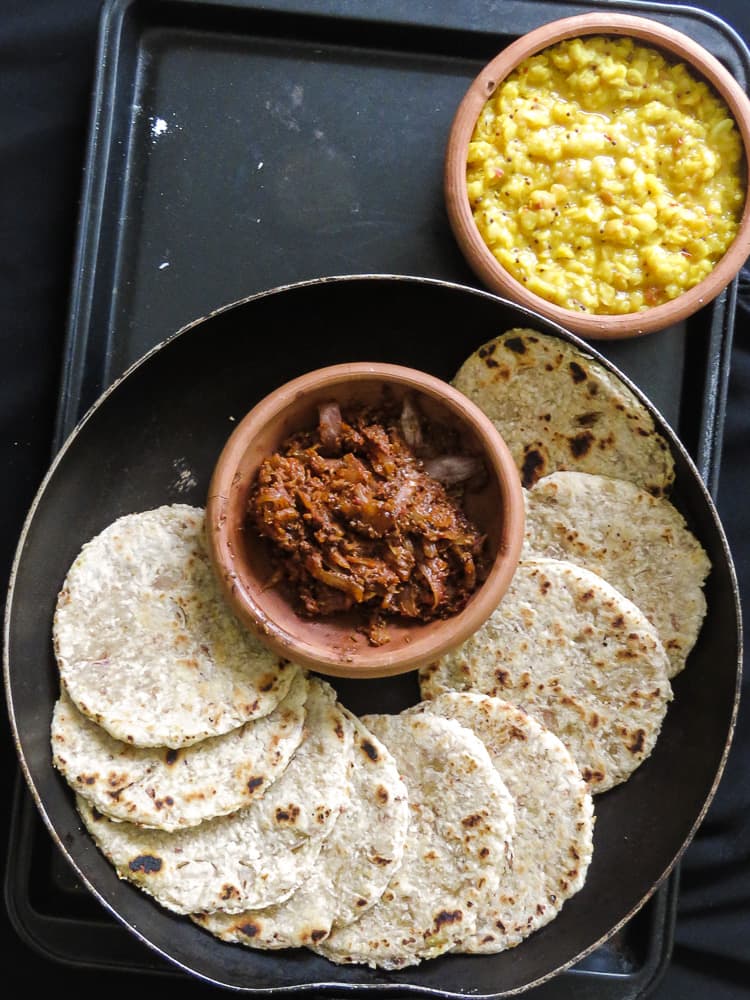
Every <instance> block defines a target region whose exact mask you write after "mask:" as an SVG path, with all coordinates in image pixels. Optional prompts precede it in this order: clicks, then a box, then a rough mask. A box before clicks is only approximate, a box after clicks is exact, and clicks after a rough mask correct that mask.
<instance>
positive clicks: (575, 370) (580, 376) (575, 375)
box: [568, 361, 588, 382]
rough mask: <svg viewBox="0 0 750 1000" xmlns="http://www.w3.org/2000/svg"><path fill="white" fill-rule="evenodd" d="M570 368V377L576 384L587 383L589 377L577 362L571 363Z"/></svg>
mask: <svg viewBox="0 0 750 1000" xmlns="http://www.w3.org/2000/svg"><path fill="white" fill-rule="evenodd" d="M568 367H569V369H570V377H571V378H572V379H573V381H574V382H585V381H586V378H587V377H588V376H587V375H586V372H585V371H584V370H583V368H581V366H580V365H579V364H578V362H577V361H571V362H570V364H569V365H568Z"/></svg>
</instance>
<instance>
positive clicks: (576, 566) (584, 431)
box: [51, 330, 710, 969]
mask: <svg viewBox="0 0 750 1000" xmlns="http://www.w3.org/2000/svg"><path fill="white" fill-rule="evenodd" d="M454 382H455V385H456V386H457V387H458V388H460V389H461V390H463V391H464V392H465V393H466V394H467V395H468V396H470V397H471V398H472V399H473V400H474V401H475V402H476V403H477V404H478V405H479V406H480V408H482V409H483V410H484V411H485V412H486V413H487V414H488V415H489V416H490V418H491V419H492V420H493V422H494V423H495V425H496V426H497V427H498V429H499V430H500V432H501V433H502V435H503V436H504V438H505V440H506V442H507V443H508V445H509V447H510V449H511V452H512V453H513V455H514V457H515V459H516V462H517V465H518V470H519V476H520V477H521V480H522V483H523V486H524V493H525V499H526V537H525V542H524V547H523V551H522V556H521V560H520V562H519V565H518V568H517V570H516V573H515V575H514V578H513V580H512V582H511V585H510V587H509V589H508V591H507V593H506V595H505V597H504V598H503V600H502V602H501V603H500V605H499V606H498V607H497V609H496V610H495V611H494V613H493V614H492V615H491V616H490V618H489V619H488V620H487V622H486V623H485V624H484V625H483V626H482V627H481V628H480V629H479V630H478V631H477V632H476V633H475V634H474V635H473V636H471V637H470V638H469V639H468V640H466V641H465V642H464V643H463V644H462V645H461V646H459V647H458V648H457V649H454V650H453V651H451V652H449V653H447V654H446V655H444V656H443V657H442V658H441V659H439V660H438V661H436V662H434V663H430V664H427V665H425V666H424V667H423V668H421V670H420V672H419V682H420V688H421V700H420V702H419V703H418V704H416V705H411V706H408V707H404V709H403V710H402V711H401V712H400V713H398V714H392V715H383V714H371V715H366V716H364V717H362V718H358V717H356V716H355V715H353V714H352V713H351V712H350V711H349V710H348V709H347V708H346V707H344V705H342V704H341V703H340V702H339V700H338V697H337V693H336V691H335V689H334V688H333V687H332V686H331V684H330V683H329V682H328V681H327V680H323V679H321V678H319V677H317V676H315V675H314V674H311V673H309V672H307V671H305V670H303V669H301V668H299V667H297V666H296V665H294V664H291V663H288V662H286V661H283V660H280V659H279V658H278V657H276V656H275V655H274V654H273V653H272V652H271V651H269V650H268V649H266V647H265V646H263V645H262V643H260V642H259V641H258V640H257V639H256V638H254V637H253V636H252V635H251V634H250V633H248V632H247V631H246V630H245V629H244V628H243V627H242V626H241V625H239V623H238V622H237V621H236V619H235V618H234V617H233V616H232V614H231V612H230V611H229V610H228V608H227V607H226V606H225V604H224V602H223V599H222V597H221V595H220V591H219V589H218V586H217V583H216V580H215V577H214V574H213V571H212V569H211V566H210V563H209V558H208V554H207V550H206V544H205V535H204V532H205V525H204V512H203V510H202V509H200V508H195V507H190V506H187V505H180V504H176V505H171V506H164V507H159V508H157V509H155V510H149V511H144V512H140V513H135V514H128V515H125V516H123V517H121V518H119V519H118V520H117V521H115V522H114V523H113V524H112V525H110V526H109V527H107V528H105V529H104V530H103V531H102V532H101V533H100V534H99V535H97V536H96V537H95V538H94V539H92V540H91V541H90V542H89V543H88V544H87V545H85V546H84V548H83V549H82V551H81V553H80V554H79V556H78V558H77V559H76V560H75V562H74V563H73V565H72V566H71V568H70V571H69V573H68V575H67V578H66V580H65V582H64V585H63V587H62V590H61V592H60V595H59V599H58V603H57V609H56V613H55V618H54V626H53V637H54V648H55V654H56V658H57V662H58V665H59V671H60V681H61V690H60V697H59V700H58V702H57V704H56V706H55V710H54V715H53V719H52V727H51V742H52V754H53V762H54V764H55V766H56V767H57V769H58V770H59V772H60V773H61V774H62V775H63V777H64V778H65V780H66V781H67V782H68V784H69V785H70V787H71V789H72V791H73V793H74V794H75V799H76V804H77V808H78V811H79V814H80V816H81V819H82V821H83V823H84V824H85V826H86V828H87V829H88V830H89V831H90V833H91V835H92V836H93V838H94V840H95V842H96V844H97V845H98V846H99V848H100V849H101V851H102V852H103V853H104V855H105V856H106V857H107V858H108V859H109V861H110V862H111V864H112V865H113V866H114V868H115V870H116V871H117V873H118V875H119V876H120V877H121V878H124V879H127V880H129V881H130V882H132V883H133V884H135V885H137V886H139V887H140V888H141V889H142V890H143V891H144V892H145V893H147V894H149V895H150V896H152V897H153V898H154V900H156V901H157V902H158V903H159V904H161V905H162V906H164V907H166V908H167V909H169V910H171V911H173V912H174V913H176V914H179V915H181V916H182V917H185V918H187V919H190V920H192V921H193V922H194V923H195V924H197V925H198V926H200V927H201V928H203V929H204V930H205V931H206V932H208V933H210V934H212V935H215V936H216V937H217V938H220V939H221V940H224V941H227V942H232V943H237V944H240V945H243V946H245V947H248V948H255V949H281V948H307V949H310V950H312V951H314V952H315V953H317V954H319V955H322V956H324V957H325V958H327V959H329V960H330V961H331V962H334V963H339V964H349V963H358V964H363V965H368V966H371V967H373V968H383V969H400V968H404V967H406V966H410V965H416V964H418V963H419V962H421V961H423V960H426V959H430V958H434V957H435V956H437V955H441V954H444V953H446V952H462V953H470V954H487V953H495V952H501V951H504V950H506V949H508V948H513V947H516V946H517V945H519V944H520V943H521V942H522V941H523V940H524V939H525V938H527V937H528V936H529V935H530V934H532V933H534V932H535V931H536V930H538V929H539V928H540V927H542V926H544V925H545V924H546V923H548V922H549V921H550V920H552V919H553V918H554V917H556V916H557V914H558V913H559V912H560V909H561V908H562V907H563V905H564V904H565V902H566V901H567V900H569V899H570V898H571V897H572V896H573V895H575V894H576V893H577V892H578V891H579V890H580V889H581V887H582V886H583V885H584V883H585V879H586V875H587V871H588V868H589V865H590V863H591V860H592V855H593V850H594V827H595V810H594V802H595V799H594V795H595V794H601V793H604V792H606V791H607V790H608V789H610V788H612V787H613V786H615V785H617V784H619V783H621V782H623V781H626V780H627V779H628V778H630V776H631V775H632V774H633V773H634V771H635V770H636V769H637V768H639V767H640V766H641V764H643V763H644V761H646V759H647V758H648V757H649V755H650V754H651V752H652V750H653V748H654V746H655V745H656V743H657V740H658V737H659V733H660V730H661V727H662V723H663V721H664V719H665V716H666V713H667V710H668V707H669V704H670V701H671V700H672V698H673V697H674V695H673V689H672V679H673V678H674V677H675V676H676V675H677V674H678V673H679V672H680V671H681V670H682V669H683V668H684V666H685V663H686V660H687V657H688V655H689V653H690V650H691V649H692V647H693V645H694V644H695V642H696V641H697V639H698V635H699V631H700V628H701V624H702V621H703V617H704V615H705V611H706V602H705V598H704V594H703V586H704V582H705V580H706V577H707V575H708V573H709V571H710V563H709V560H708V557H707V555H706V553H705V552H704V551H703V548H702V547H701V545H700V544H699V542H698V541H697V539H696V538H695V536H694V535H693V534H692V532H691V531H690V529H689V527H688V525H687V524H686V522H685V520H684V518H683V517H682V515H681V514H680V513H679V512H678V510H677V509H676V507H674V506H673V504H672V503H671V501H670V499H669V494H670V490H671V486H672V483H673V480H674V474H675V473H674V466H673V462H672V456H671V451H670V448H669V445H668V443H667V442H666V441H665V440H664V438H663V437H662V436H661V435H660V434H659V433H658V431H657V429H656V428H655V426H654V422H653V420H652V418H651V416H650V413H649V412H648V410H647V408H646V407H645V406H644V405H643V404H642V403H641V402H640V400H639V399H638V398H637V397H636V396H635V394H634V393H633V392H631V390H630V389H628V388H627V387H626V386H625V385H623V384H621V382H620V381H619V380H618V379H616V378H614V377H613V376H612V375H611V374H610V373H609V372H608V371H607V370H605V369H604V367H603V366H601V365H600V364H598V363H596V361H595V360H594V359H592V358H590V357H589V356H588V355H586V354H584V353H583V352H582V351H580V350H578V348H576V347H575V346H574V345H572V344H569V343H568V342H567V341H563V340H561V339H558V338H556V337H550V336H545V335H542V334H539V333H536V332H535V331H532V330H511V331H508V332H507V333H506V334H503V335H502V336H500V337H497V338H495V340H493V341H491V342H490V343H488V344H486V345H484V346H483V347H482V348H481V349H480V350H478V351H477V352H475V353H474V354H473V355H472V356H471V357H470V358H468V359H467V361H466V362H465V364H464V365H463V366H462V367H461V369H460V370H459V372H458V373H457V375H456V377H455V380H454ZM363 683H364V682H363Z"/></svg>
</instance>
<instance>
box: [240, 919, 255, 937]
mask: <svg viewBox="0 0 750 1000" xmlns="http://www.w3.org/2000/svg"><path fill="white" fill-rule="evenodd" d="M236 926H237V930H238V931H239V932H240V933H241V934H244V935H245V936H246V937H249V938H254V937H255V936H256V935H258V934H260V927H259V926H258V924H256V923H253V922H252V921H250V920H248V921H247V922H245V923H242V924H237V925H236Z"/></svg>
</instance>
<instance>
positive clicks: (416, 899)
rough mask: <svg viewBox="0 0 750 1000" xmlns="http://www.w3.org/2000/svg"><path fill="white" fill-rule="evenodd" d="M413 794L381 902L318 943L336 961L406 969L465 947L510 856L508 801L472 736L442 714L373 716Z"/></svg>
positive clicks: (368, 720) (370, 720) (371, 724)
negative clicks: (399, 853)
mask: <svg viewBox="0 0 750 1000" xmlns="http://www.w3.org/2000/svg"><path fill="white" fill-rule="evenodd" d="M362 721H363V722H364V724H365V725H366V726H367V728H368V729H369V730H370V731H371V732H372V733H373V734H374V735H375V736H377V737H378V739H380V740H381V741H382V742H383V743H384V744H385V746H387V747H388V749H389V750H390V752H391V753H392V754H393V756H394V757H395V758H396V761H397V763H398V766H399V769H400V772H401V776H402V777H403V780H404V782H405V784H406V788H407V792H408V795H409V827H408V830H407V834H406V845H405V849H404V856H403V859H402V861H401V864H400V866H399V867H398V869H397V871H396V872H395V874H394V875H393V877H392V878H391V880H390V882H389V883H388V886H387V887H386V889H385V892H384V893H383V895H382V896H381V898H380V899H379V900H378V902H377V903H376V904H375V905H374V906H373V907H371V908H370V909H369V910H367V912H366V913H365V914H363V916H361V917H360V918H359V920H357V921H355V922H354V923H352V924H348V925H347V926H345V927H341V928H336V929H335V930H333V931H332V932H331V934H330V936H329V937H328V938H327V939H326V940H325V941H323V942H322V943H320V944H319V945H316V946H314V949H313V950H315V951H317V952H319V953H320V954H322V955H325V957H326V958H328V959H330V960H331V961H333V962H336V963H339V964H348V963H362V964H366V965H369V966H370V967H372V968H378V967H379V968H384V969H401V968H404V967H406V966H409V965H416V964H418V963H419V962H420V961H422V959H426V958H434V957H436V956H437V955H441V954H443V953H444V952H446V951H448V950H449V949H451V948H453V947H455V946H456V945H459V944H460V943H461V942H462V941H463V940H465V939H466V938H467V937H468V936H469V935H470V934H471V933H472V932H473V930H474V927H475V925H476V912H477V910H478V909H480V908H481V907H482V906H485V905H487V904H488V903H489V901H490V900H491V899H493V898H494V896H495V895H496V893H497V890H498V886H499V880H500V878H501V877H503V876H504V875H505V872H506V871H507V867H508V863H509V860H510V856H511V850H512V848H511V842H512V836H513V829H514V825H515V822H514V814H513V805H512V801H511V798H510V794H509V792H508V790H507V788H506V787H505V785H504V783H503V781H502V780H501V778H500V776H499V775H498V773H497V771H496V770H495V768H494V767H493V765H492V761H491V760H490V758H489V754H488V752H487V749H486V748H485V746H484V744H483V743H482V742H481V740H480V739H479V738H478V737H477V736H476V735H475V734H474V733H472V732H471V731H470V730H468V729H466V728H465V727H464V726H461V725H460V724H459V723H458V722H456V721H455V720H453V719H442V718H438V717H437V716H435V715H427V714H425V715H408V714H405V713H402V714H401V715H367V716H364V718H363V720H362Z"/></svg>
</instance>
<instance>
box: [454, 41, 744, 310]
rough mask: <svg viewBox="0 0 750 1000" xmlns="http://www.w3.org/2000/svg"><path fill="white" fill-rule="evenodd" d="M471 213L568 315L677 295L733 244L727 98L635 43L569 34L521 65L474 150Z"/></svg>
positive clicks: (496, 250) (734, 182)
mask: <svg viewBox="0 0 750 1000" xmlns="http://www.w3.org/2000/svg"><path fill="white" fill-rule="evenodd" d="M467 188H468V195H469V200H470V202H471V205H472V209H473V214H474V219H475V221H476V224H477V226H478V228H479V231H480V233H481V234H482V237H483V239H484V240H485V242H486V243H487V245H488V247H489V248H490V250H491V251H492V253H493V254H494V256H495V257H496V258H497V260H498V261H499V262H500V263H501V264H502V265H503V266H504V267H505V268H506V269H507V270H508V271H509V272H510V274H512V275H513V276H514V277H515V278H516V279H517V280H518V281H520V282H522V283H523V284H524V286H525V287H526V288H528V289H529V291H531V292H534V293H535V294H537V295H539V296H541V297H542V298H544V299H546V300H548V301H550V302H553V303H555V304H557V305H559V306H562V307H563V308H567V309H575V310H579V311H582V312H590V313H597V314H623V313H631V312H637V311H639V310H642V309H647V308H649V307H650V306H655V305H658V304H660V303H663V302H667V301H669V300H670V299H674V298H676V297H677V296H678V295H680V294H681V293H682V292H684V291H686V290H687V289H689V288H692V287H693V286H694V285H696V284H697V283H698V282H699V281H701V280H702V279H703V278H704V277H706V275H707V274H709V272H710V271H711V270H712V268H713V267H714V265H715V264H716V262H717V261H718V260H719V259H720V258H721V256H722V255H723V254H724V252H725V251H726V250H727V248H728V247H729V245H730V244H731V242H732V240H733V238H734V236H735V234H736V232H737V229H738V225H739V219H740V216H741V213H742V207H743V204H744V200H745V164H744V161H743V151H742V143H741V139H740V135H739V130H738V129H737V126H736V123H735V122H734V120H733V118H732V116H731V113H730V111H729V109H728V108H727V106H726V104H725V103H724V102H723V101H722V100H721V99H720V98H719V97H718V96H717V95H716V94H715V93H714V92H713V90H712V89H710V88H709V86H708V85H707V84H706V83H705V82H703V81H702V80H698V79H695V78H694V77H693V76H692V75H691V74H690V72H689V70H688V68H687V67H686V65H685V64H684V63H681V62H677V63H671V62H668V61H667V59H665V57H664V56H663V55H662V54H661V53H659V52H658V51H657V50H655V49H652V48H649V47H648V46H645V45H642V44H636V43H635V42H634V41H633V40H632V39H630V38H610V37H606V36H598V35H597V36H591V37H584V38H574V39H567V40H565V41H562V42H559V43H557V44H556V45H553V46H551V47H549V48H548V49H545V50H544V51H542V52H540V53H538V54H536V55H534V56H531V57H530V58H529V59H527V60H525V61H524V63H523V64H522V65H521V66H519V67H518V68H517V69H516V70H515V71H514V72H513V73H512V74H511V75H510V76H509V77H508V78H507V79H506V80H505V81H504V82H503V83H502V84H501V85H500V86H499V87H498V88H497V90H496V91H495V93H494V94H493V96H492V97H491V98H490V99H489V100H488V101H487V102H486V104H485V106H484V108H483V110H482V112H481V114H480V115H479V119H478V121H477V125H476V127H475V130H474V134H473V137H472V140H471V142H470V144H469V151H468V165H467Z"/></svg>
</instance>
